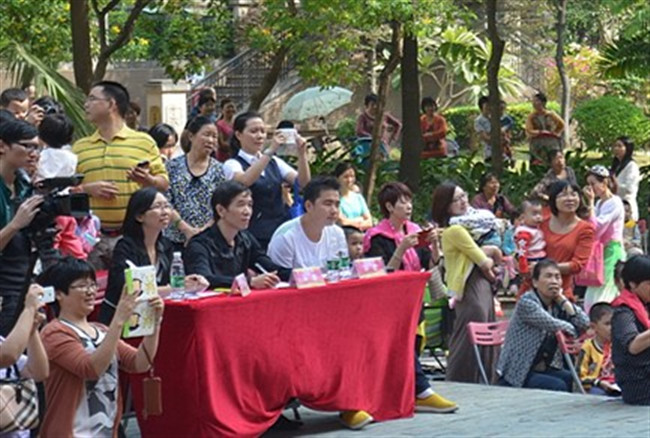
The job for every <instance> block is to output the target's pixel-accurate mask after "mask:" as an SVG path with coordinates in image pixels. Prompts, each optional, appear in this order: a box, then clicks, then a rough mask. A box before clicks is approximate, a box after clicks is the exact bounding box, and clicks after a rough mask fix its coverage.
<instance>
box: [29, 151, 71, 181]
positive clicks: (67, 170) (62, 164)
mask: <svg viewBox="0 0 650 438" xmlns="http://www.w3.org/2000/svg"><path fill="white" fill-rule="evenodd" d="M76 170H77V156H76V155H75V154H74V153H72V150H71V148H70V146H69V145H68V146H63V147H62V148H60V149H56V148H45V149H43V151H42V152H41V157H40V159H39V161H38V169H37V170H36V176H35V177H34V181H41V180H44V179H48V178H59V177H68V176H73V175H74V174H75V173H76Z"/></svg>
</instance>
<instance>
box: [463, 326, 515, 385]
mask: <svg viewBox="0 0 650 438" xmlns="http://www.w3.org/2000/svg"><path fill="white" fill-rule="evenodd" d="M506 331H508V321H498V322H469V323H467V334H468V335H469V342H470V343H471V344H472V347H473V348H474V355H475V356H476V362H478V367H479V370H480V371H481V377H482V378H483V381H484V382H485V384H486V385H489V384H490V381H489V380H488V378H487V375H486V373H485V367H484V366H483V361H482V360H481V352H480V351H479V349H478V346H479V345H482V346H486V347H497V346H500V345H503V341H505V339H506Z"/></svg>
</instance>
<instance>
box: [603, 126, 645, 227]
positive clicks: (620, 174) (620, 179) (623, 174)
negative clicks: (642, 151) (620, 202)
mask: <svg viewBox="0 0 650 438" xmlns="http://www.w3.org/2000/svg"><path fill="white" fill-rule="evenodd" d="M612 152H613V153H614V161H613V162H612V167H611V169H610V172H611V174H612V176H614V177H615V178H616V183H617V185H618V189H617V191H616V194H617V195H618V196H620V197H621V199H624V200H626V201H627V202H629V203H630V208H631V209H632V219H634V220H635V221H638V220H639V205H638V204H637V202H636V197H637V195H638V193H639V183H640V182H641V174H640V172H639V165H638V164H636V162H635V161H634V159H633V158H632V155H633V154H634V142H633V141H632V140H630V138H629V137H619V138H617V139H616V141H615V142H614V146H612Z"/></svg>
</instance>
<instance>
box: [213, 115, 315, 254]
mask: <svg viewBox="0 0 650 438" xmlns="http://www.w3.org/2000/svg"><path fill="white" fill-rule="evenodd" d="M233 130H234V134H233V136H232V139H231V146H232V147H233V150H234V151H237V153H236V155H235V157H234V158H231V159H230V160H228V161H226V163H225V164H224V172H225V174H226V179H229V180H230V179H234V180H235V181H239V182H240V183H242V184H244V185H245V186H247V187H250V189H251V192H252V193H253V218H252V219H251V223H250V227H249V229H248V230H249V231H250V232H251V234H252V235H253V236H255V238H256V239H257V240H258V242H259V243H260V245H261V247H262V249H263V250H266V248H267V247H268V245H269V241H270V240H271V236H272V235H273V233H274V232H275V230H276V229H277V228H278V227H279V226H280V225H281V224H282V223H283V222H286V221H287V220H289V211H288V208H287V207H286V206H285V203H284V199H283V197H282V183H283V182H286V183H288V184H289V186H293V183H294V181H296V180H297V181H298V183H299V184H300V187H301V188H304V187H305V186H306V185H307V183H308V182H309V180H310V179H311V174H310V171H309V163H308V161H307V142H306V141H305V139H304V138H302V137H300V136H297V137H296V144H297V146H298V171H296V170H295V169H293V168H292V167H291V166H289V165H288V164H287V163H286V162H285V161H284V160H282V159H281V158H279V157H277V156H275V154H276V152H277V151H278V148H279V147H280V146H281V145H282V144H284V143H285V142H286V137H285V135H284V134H283V133H282V132H279V131H276V132H275V133H274V135H273V139H272V140H271V142H270V143H269V144H267V136H266V124H265V123H264V120H262V117H261V116H260V115H259V114H257V113H255V112H246V113H243V114H240V115H238V116H237V117H236V118H235V122H234V123H233ZM208 205H209V203H208Z"/></svg>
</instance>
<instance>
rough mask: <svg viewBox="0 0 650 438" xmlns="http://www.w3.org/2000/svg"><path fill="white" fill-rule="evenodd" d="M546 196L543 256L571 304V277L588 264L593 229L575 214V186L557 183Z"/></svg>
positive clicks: (577, 200)
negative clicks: (548, 214) (547, 211)
mask: <svg viewBox="0 0 650 438" xmlns="http://www.w3.org/2000/svg"><path fill="white" fill-rule="evenodd" d="M548 196H549V201H548V203H549V207H550V209H551V217H549V218H548V219H546V220H544V222H542V224H541V225H540V229H541V230H542V232H543V233H544V240H545V241H546V257H548V258H549V259H551V260H555V261H556V262H557V263H558V266H559V267H560V273H561V274H562V289H563V293H564V296H566V297H567V298H568V299H570V300H571V301H574V302H575V297H574V296H573V276H574V275H576V274H577V273H579V272H580V271H581V270H582V268H584V266H585V265H586V264H587V262H588V261H589V256H590V255H591V249H592V246H593V242H594V226H593V225H592V224H591V223H589V222H587V221H584V220H582V219H580V218H579V217H578V214H577V213H576V212H577V211H578V209H579V208H580V207H581V204H582V199H581V197H580V189H579V188H578V187H577V186H573V185H571V184H570V183H569V182H568V181H558V182H556V183H554V184H553V185H551V187H550V188H549V190H548Z"/></svg>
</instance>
